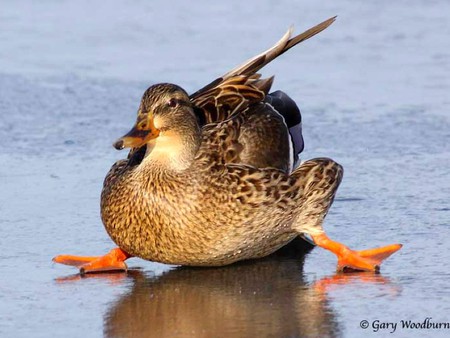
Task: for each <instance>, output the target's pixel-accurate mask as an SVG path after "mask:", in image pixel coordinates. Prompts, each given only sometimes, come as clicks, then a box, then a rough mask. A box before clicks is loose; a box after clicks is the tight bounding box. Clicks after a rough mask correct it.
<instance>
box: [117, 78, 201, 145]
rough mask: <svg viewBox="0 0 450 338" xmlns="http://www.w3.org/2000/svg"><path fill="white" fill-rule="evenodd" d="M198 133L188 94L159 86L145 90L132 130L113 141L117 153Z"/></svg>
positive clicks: (171, 86)
mask: <svg viewBox="0 0 450 338" xmlns="http://www.w3.org/2000/svg"><path fill="white" fill-rule="evenodd" d="M192 129H194V131H195V132H197V130H198V125H197V124H196V117H195V114H194V111H193V108H192V104H191V102H190V100H189V95H188V94H187V93H186V91H184V89H182V88H181V87H179V86H177V85H174V84H170V83H161V84H156V85H153V86H151V87H149V88H148V89H147V90H146V91H145V93H144V95H143V97H142V100H141V104H140V106H139V110H138V116H137V120H136V123H135V125H134V126H133V128H132V129H131V130H130V131H129V132H128V133H127V134H125V135H124V136H122V137H121V138H119V139H118V140H117V141H116V142H114V144H113V145H114V147H115V148H116V149H118V150H121V149H123V148H139V147H142V146H143V145H146V144H148V143H150V142H153V141H155V139H156V140H157V139H158V138H159V137H162V136H163V135H165V136H170V135H178V136H180V135H181V136H182V135H183V134H191V133H192Z"/></svg>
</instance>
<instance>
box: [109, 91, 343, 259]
mask: <svg viewBox="0 0 450 338" xmlns="http://www.w3.org/2000/svg"><path fill="white" fill-rule="evenodd" d="M174 87H175V86H174V85H170V84H159V85H155V86H152V87H150V88H149V89H148V90H147V92H146V94H144V98H143V101H142V104H141V107H142V108H141V110H140V113H139V114H140V117H139V118H138V120H141V119H142V116H148V117H149V119H152V120H153V121H154V125H155V127H156V128H158V129H159V130H160V134H159V136H158V137H157V138H156V139H155V141H154V142H155V144H154V145H152V147H151V149H148V150H147V153H146V155H145V157H144V159H143V160H142V162H141V163H139V164H138V165H133V166H128V165H127V162H126V161H120V162H119V163H118V164H116V165H115V166H114V167H113V169H112V170H111V172H110V173H109V174H108V176H107V178H106V180H105V186H104V190H103V193H102V208H101V209H102V219H103V222H104V224H105V227H106V229H107V231H108V233H109V235H110V236H111V238H112V239H113V240H114V241H115V242H116V244H117V245H118V246H119V247H120V248H122V249H123V250H125V251H126V252H128V253H129V254H131V255H133V256H138V257H141V258H144V259H147V260H152V261H158V262H164V263H170V264H182V265H201V266H202V265H225V264H230V263H233V262H235V261H238V260H243V259H250V258H258V257H263V256H266V255H268V254H270V253H272V252H273V251H275V250H276V249H278V248H280V247H281V246H283V245H285V244H286V243H288V242H289V241H290V240H292V239H293V238H294V237H296V236H298V235H299V234H302V233H312V232H320V231H322V230H321V223H322V220H323V218H324V216H325V214H326V212H327V210H328V208H329V206H330V205H331V202H332V200H333V197H334V193H335V191H336V189H337V187H338V185H339V182H340V180H341V177H342V168H341V167H340V166H339V165H338V164H336V163H335V162H333V161H332V160H329V159H316V160H312V161H308V162H305V163H304V164H303V165H301V166H300V167H299V168H298V169H296V170H295V171H294V172H292V173H291V174H289V173H286V171H283V170H280V169H277V168H275V167H274V166H272V168H271V167H264V168H258V167H255V166H251V165H248V164H243V163H242V161H241V159H240V154H241V153H242V150H243V149H244V148H243V146H242V145H241V144H240V143H239V138H240V133H241V131H242V126H243V125H245V124H246V123H248V121H251V119H252V116H261V115H262V114H268V112H269V111H270V109H271V107H270V106H268V105H267V104H265V103H263V102H258V103H254V104H251V105H250V106H249V108H247V109H244V110H243V111H238V112H237V113H235V114H233V116H232V117H231V118H229V119H227V120H225V121H223V122H220V123H215V124H208V125H206V126H205V127H203V128H202V129H200V128H199V127H198V125H197V120H196V116H195V114H194V111H193V107H192V106H191V105H189V104H188V103H189V102H190V101H189V97H188V96H187V94H186V93H185V92H184V91H183V90H182V89H181V88H180V89H179V91H176V90H174ZM164 88H165V89H166V91H164ZM175 98H176V100H177V101H178V102H180V103H179V104H178V105H177V106H175V107H171V106H170V105H169V104H168V102H170V101H171V100H173V99H175ZM272 113H273V114H274V115H275V114H276V112H275V111H273V112H272ZM269 116H270V114H269ZM275 126H276V128H283V130H284V131H285V132H284V135H285V138H284V142H285V143H287V142H288V139H287V128H286V126H285V125H284V126H282V127H281V126H277V125H275ZM260 127H261V128H265V130H267V135H271V132H270V130H271V129H273V128H274V124H270V123H264V124H261V126H260ZM265 130H263V132H262V135H264V134H265V132H264V131H265ZM265 137H267V136H265ZM164 138H166V139H165V140H164ZM168 145H170V146H168ZM160 147H162V150H160V149H159V148H160ZM170 147H172V148H170ZM267 147H270V146H269V145H267ZM274 148H275V149H270V148H269V149H266V150H267V151H272V150H278V149H276V148H277V147H276V146H275V147H274ZM285 148H286V149H287V148H288V147H287V145H286V146H285ZM266 150H265V149H259V150H258V149H254V153H256V155H258V151H260V152H265V151H266ZM180 157H183V160H182V161H179V158H180ZM280 158H281V160H282V161H284V162H285V163H287V162H288V161H289V155H288V154H285V155H279V156H278V158H276V159H274V160H280ZM186 163H187V164H186Z"/></svg>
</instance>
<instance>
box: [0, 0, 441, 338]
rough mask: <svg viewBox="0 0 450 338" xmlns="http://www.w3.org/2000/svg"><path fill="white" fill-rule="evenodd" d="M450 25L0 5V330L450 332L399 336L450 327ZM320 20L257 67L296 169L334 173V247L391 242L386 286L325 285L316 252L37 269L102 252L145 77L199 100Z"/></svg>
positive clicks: (385, 15)
mask: <svg viewBox="0 0 450 338" xmlns="http://www.w3.org/2000/svg"><path fill="white" fill-rule="evenodd" d="M447 13H450V2H448V1H445V0H442V1H439V0H436V1H425V0H413V1H406V0H400V1H396V2H392V1H384V0H382V1H377V2H373V3H369V2H367V3H362V2H356V1H350V0H345V1H341V2H339V4H337V3H336V2H334V1H322V2H320V4H318V2H317V1H303V2H301V3H293V2H289V1H270V0H265V1H260V2H259V4H258V6H257V7H255V5H254V4H251V3H250V2H243V1H228V2H226V3H225V2H223V3H218V2H207V1H197V2H195V5H194V4H191V5H189V4H187V3H181V2H166V1H151V2H150V1H136V2H133V3H130V2H126V1H118V0H114V1H108V2H104V3H100V2H95V3H93V2H91V1H87V0H83V1H45V2H38V1H34V2H32V1H20V2H19V1H17V2H13V1H8V0H6V1H3V2H2V3H1V5H0V41H1V47H0V88H1V90H0V137H1V139H2V140H3V147H2V150H1V151H0V160H1V163H2V165H1V167H0V189H1V190H0V229H1V230H0V231H1V236H0V248H1V251H0V271H1V274H0V336H1V337H51V336H54V337H62V336H64V337H66V338H69V337H80V336H83V337H99V336H105V337H152V336H154V337H249V336H255V337H264V336H272V337H316V336H323V337H327V336H328V337H360V336H362V335H363V334H368V335H371V336H377V337H381V336H387V335H389V332H391V331H393V330H394V328H393V326H394V324H396V325H397V326H396V328H395V332H394V333H393V336H395V337H411V336H420V337H423V336H449V334H450V329H426V328H422V329H421V328H418V329H407V328H403V327H402V324H404V323H405V322H406V321H409V320H411V321H412V322H415V323H417V322H420V323H423V322H424V321H425V320H426V318H427V317H431V318H432V319H431V320H430V321H431V322H434V323H438V322H446V323H450V317H449V314H450V305H449V304H450V290H449V287H448V284H449V280H450V272H449V269H448V262H449V261H450V233H449V230H450V205H449V197H450V94H449V93H450V44H449V42H448V41H449V36H450V20H449V19H448V14H447ZM334 15H338V19H337V21H336V22H335V23H334V24H333V25H332V26H331V27H330V28H329V29H327V30H326V31H324V32H322V33H321V34H319V35H318V36H316V37H314V38H312V39H311V40H308V41H307V42H305V43H303V44H301V45H299V46H298V47H296V48H294V49H292V50H290V51H289V52H288V53H287V54H285V55H283V56H282V57H280V58H279V59H278V60H277V61H275V62H274V63H273V64H271V65H270V66H268V67H266V68H264V70H263V75H266V76H270V75H272V74H275V75H276V78H275V83H274V86H273V89H274V90H276V89H282V90H284V91H286V92H287V93H288V94H289V95H290V96H291V97H293V98H294V99H295V100H296V101H297V103H298V104H299V106H300V109H301V110H302V115H303V121H304V122H303V126H304V138H305V144H306V148H305V151H304V153H303V154H302V159H303V160H306V159H309V158H313V157H320V156H326V157H331V158H333V159H335V160H336V161H337V162H339V163H340V164H342V165H343V166H344V168H345V175H344V180H343V183H342V185H341V187H340V189H339V191H338V193H337V198H336V201H335V203H334V205H333V206H332V208H331V211H330V213H329V215H328V217H327V219H326V222H325V225H324V227H325V229H326V230H327V232H328V234H329V235H330V237H332V238H333V239H336V240H339V241H341V242H344V243H346V244H347V245H349V246H350V247H352V248H355V249H364V248H370V247H375V246H380V245H384V244H389V243H396V242H398V243H403V244H404V247H403V249H402V250H401V251H399V252H398V253H397V254H395V255H393V256H392V257H391V258H390V259H388V260H387V261H386V262H385V263H384V265H383V266H382V270H381V274H380V275H367V274H354V275H347V276H339V275H335V273H334V270H335V264H336V261H335V257H334V256H333V255H332V254H330V253H329V252H326V251H325V250H321V249H314V250H312V251H311V252H310V253H309V254H307V255H306V256H303V255H301V252H297V254H293V253H288V254H285V255H283V256H279V257H271V258H268V259H265V260H261V261H257V262H252V263H246V264H240V265H234V266H230V267H226V268H220V269H185V268H177V267H173V266H166V265H162V264H157V263H152V262H146V261H142V260H139V259H132V260H130V261H129V264H128V265H129V267H130V268H131V269H132V271H130V272H129V273H128V274H110V275H102V276H93V277H88V278H79V276H77V275H74V273H75V272H76V271H75V270H74V269H71V268H69V267H65V266H57V265H54V264H53V263H52V262H51V258H52V257H53V256H55V255H57V254H61V253H71V254H93V255H94V254H103V253H105V252H106V251H108V250H109V249H111V248H112V247H113V243H112V242H111V240H110V239H109V237H108V236H107V234H106V232H105V230H104V229H103V225H102V223H101V220H100V216H99V196H100V191H101V187H102V182H103V178H104V176H105V175H106V172H107V171H108V170H109V168H110V166H111V165H112V163H114V161H116V160H117V159H120V158H122V157H124V156H125V155H126V154H125V153H124V152H117V151H116V150H115V149H113V148H112V146H111V144H112V142H113V141H114V140H115V139H116V138H117V137H118V136H121V135H122V134H123V133H124V132H126V131H127V130H128V129H129V128H130V127H131V125H132V123H133V122H134V120H135V114H136V110H137V107H138V103H139V100H140V97H141V95H142V93H143V91H144V90H145V89H146V88H147V87H148V86H149V85H151V84H154V83H157V82H163V81H164V82H174V83H177V84H179V85H181V86H182V87H184V88H185V89H186V90H187V91H188V92H193V91H195V90H197V89H198V88H200V87H202V86H203V85H204V84H206V83H208V82H209V81H211V80H212V79H214V78H216V77H217V76H219V75H221V74H223V73H225V72H226V71H228V70H229V69H231V68H232V67H234V66H235V65H236V64H238V63H240V62H242V61H244V60H245V59H247V58H249V57H251V56H253V55H254V54H256V53H259V52H261V51H262V50H264V49H266V48H267V47H269V46H271V45H272V44H273V43H274V42H275V41H277V40H278V38H279V37H281V35H282V34H283V33H284V32H285V30H286V29H287V28H288V27H289V26H290V25H291V24H294V25H295V28H296V32H301V31H303V30H305V29H307V28H309V27H311V26H313V25H315V24H316V23H319V22H321V21H323V20H325V19H327V18H329V17H331V16H334ZM364 320H366V321H367V323H368V325H369V327H368V328H367V329H363V328H361V325H362V326H364V324H361V323H362V321H364ZM377 324H385V326H380V327H378V326H377ZM387 324H389V327H388V325H387ZM377 327H378V329H379V331H378V332H374V331H376V330H377Z"/></svg>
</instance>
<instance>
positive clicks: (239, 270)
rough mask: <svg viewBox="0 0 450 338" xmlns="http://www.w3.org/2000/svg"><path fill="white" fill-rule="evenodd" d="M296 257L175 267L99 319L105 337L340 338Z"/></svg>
mask: <svg viewBox="0 0 450 338" xmlns="http://www.w3.org/2000/svg"><path fill="white" fill-rule="evenodd" d="M302 265H303V259H302V256H301V255H298V256H296V257H295V256H290V255H289V256H273V257H267V258H265V259H261V260H257V261H252V262H248V263H240V264H237V265H233V267H232V268H231V267H223V268H216V269H195V268H178V269H175V270H171V271H169V272H167V273H165V274H163V275H161V276H159V277H156V278H149V277H146V276H145V275H143V274H142V273H138V272H134V271H130V272H131V274H130V273H129V276H131V278H133V279H134V282H133V283H134V285H133V288H132V289H131V290H130V292H128V293H127V294H125V295H123V296H122V297H121V298H120V299H119V300H118V301H116V302H115V303H113V305H112V306H111V308H110V309H109V310H108V311H107V312H106V314H105V315H104V330H103V332H104V336H105V337H338V336H341V335H342V334H341V332H340V328H339V325H338V323H337V321H336V319H335V315H334V313H333V310H332V309H331V308H330V307H329V306H328V301H327V300H326V295H323V294H322V293H320V292H316V291H315V289H314V288H311V287H310V286H309V285H307V283H306V281H305V280H304V278H303V276H302V272H301V268H302Z"/></svg>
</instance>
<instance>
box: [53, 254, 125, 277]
mask: <svg viewBox="0 0 450 338" xmlns="http://www.w3.org/2000/svg"><path fill="white" fill-rule="evenodd" d="M130 257H131V255H129V254H128V253H126V252H125V251H123V250H122V249H120V248H115V249H112V250H111V251H110V252H108V253H107V254H106V255H104V256H72V255H58V256H56V257H55V258H53V262H55V263H59V264H65V265H71V266H75V267H77V268H79V269H80V273H81V274H85V273H93V272H111V271H126V270H127V265H126V264H125V260H127V259H128V258H130Z"/></svg>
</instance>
